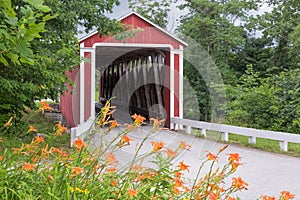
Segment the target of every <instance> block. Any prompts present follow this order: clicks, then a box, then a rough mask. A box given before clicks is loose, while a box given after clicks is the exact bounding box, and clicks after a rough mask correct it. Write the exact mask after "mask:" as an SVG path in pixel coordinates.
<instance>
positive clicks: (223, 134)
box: [221, 132, 228, 142]
mask: <svg viewBox="0 0 300 200" xmlns="http://www.w3.org/2000/svg"><path fill="white" fill-rule="evenodd" d="M221 134H222V140H223V141H226V142H228V132H221Z"/></svg>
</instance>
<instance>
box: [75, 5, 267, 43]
mask: <svg viewBox="0 0 300 200" xmlns="http://www.w3.org/2000/svg"><path fill="white" fill-rule="evenodd" d="M180 3H181V0H179V2H178V3H177V4H180ZM176 6H177V5H176V4H172V5H171V12H170V14H169V24H168V26H167V31H169V32H171V33H172V32H174V30H175V28H176V27H177V26H178V24H179V19H180V16H182V15H184V14H186V13H187V11H186V10H184V11H181V10H179V9H178V8H177V7H176ZM271 10H272V8H270V7H268V5H267V4H263V5H262V7H261V9H260V10H259V11H256V12H250V14H252V15H255V14H260V13H261V14H262V13H264V12H270V11H271ZM130 11H131V10H130V9H129V4H128V0H120V5H119V6H117V7H115V8H114V9H113V12H112V13H111V14H108V16H109V17H110V18H116V19H119V18H121V17H122V16H124V15H126V14H128V13H129V12H130ZM84 35H85V34H79V35H78V37H79V38H81V37H82V36H84Z"/></svg>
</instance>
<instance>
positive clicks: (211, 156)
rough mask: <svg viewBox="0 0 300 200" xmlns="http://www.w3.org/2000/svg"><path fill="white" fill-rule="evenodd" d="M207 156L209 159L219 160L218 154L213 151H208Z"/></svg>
mask: <svg viewBox="0 0 300 200" xmlns="http://www.w3.org/2000/svg"><path fill="white" fill-rule="evenodd" d="M206 157H207V160H215V161H218V159H219V158H218V156H216V155H214V154H212V153H211V152H208V153H207V154H206Z"/></svg>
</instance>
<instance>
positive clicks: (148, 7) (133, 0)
mask: <svg viewBox="0 0 300 200" xmlns="http://www.w3.org/2000/svg"><path fill="white" fill-rule="evenodd" d="M176 1H177V0H128V2H129V8H131V9H132V10H134V11H135V12H137V13H139V14H141V15H142V16H144V17H146V18H148V19H149V20H150V21H152V22H154V23H155V24H157V25H159V26H160V27H162V28H166V26H167V25H168V22H169V18H168V14H169V12H170V4H172V3H175V2H176Z"/></svg>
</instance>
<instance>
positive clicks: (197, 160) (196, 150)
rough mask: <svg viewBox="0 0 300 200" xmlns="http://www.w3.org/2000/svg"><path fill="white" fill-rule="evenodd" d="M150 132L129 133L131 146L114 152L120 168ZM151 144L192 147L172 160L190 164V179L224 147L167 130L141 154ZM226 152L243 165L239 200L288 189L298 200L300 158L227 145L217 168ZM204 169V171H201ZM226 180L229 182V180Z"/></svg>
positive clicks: (152, 138) (151, 138)
mask: <svg viewBox="0 0 300 200" xmlns="http://www.w3.org/2000/svg"><path fill="white" fill-rule="evenodd" d="M122 128H123V127H118V128H116V129H114V130H113V131H112V132H111V133H109V134H108V135H106V136H105V138H104V140H107V141H109V140H111V139H112V138H113V137H114V136H115V135H116V134H117V133H118V132H120V131H121V129H122ZM150 129H151V128H150V127H149V126H143V127H142V128H139V129H137V130H135V131H133V132H131V133H129V134H128V136H129V137H130V138H132V139H133V140H132V141H131V144H130V146H127V147H123V148H122V149H121V150H119V151H118V152H117V158H118V160H119V165H120V166H122V165H124V164H126V163H128V162H129V161H130V160H132V158H133V156H134V153H135V151H136V148H137V145H138V144H140V143H141V141H142V140H143V139H144V138H145V137H146V135H147V133H148V132H149V130H150ZM151 141H163V142H164V145H165V147H168V148H170V149H175V148H176V147H178V145H179V142H180V141H185V142H186V143H187V144H190V145H191V146H192V147H191V149H190V150H189V151H185V152H184V153H183V154H181V155H180V156H179V157H177V158H176V159H175V160H174V164H176V165H177V163H178V162H180V161H184V163H186V164H188V165H190V166H191V168H190V172H189V173H186V174H185V175H186V176H187V177H188V178H191V179H194V178H195V177H196V174H197V171H198V167H199V165H200V164H201V162H202V161H203V160H205V159H206V154H207V151H210V152H213V153H216V152H217V151H218V150H219V149H220V148H221V147H222V146H224V144H221V143H217V142H216V141H211V140H205V139H201V138H196V137H194V136H192V135H187V134H183V133H178V132H173V131H169V130H161V131H159V132H156V133H154V134H152V135H150V136H149V138H148V140H147V142H145V143H144V145H143V147H142V148H141V150H140V154H142V153H146V152H150V151H151V149H152V145H151ZM98 144H99V135H98V136H96V137H95V140H94V145H95V146H97V145H98ZM229 153H239V154H240V156H241V157H242V163H243V165H242V166H240V167H239V168H238V170H237V172H236V173H235V174H234V177H237V176H241V177H242V178H243V179H244V180H245V181H246V182H247V183H248V184H249V187H248V190H244V191H241V192H239V193H238V194H237V195H238V196H239V197H240V198H241V199H242V200H244V199H245V200H255V199H257V198H258V197H260V196H261V195H263V194H264V195H271V196H275V197H278V195H279V193H280V192H281V191H282V190H288V191H290V192H291V193H293V194H296V199H300V158H295V157H290V156H286V155H281V154H274V153H268V152H263V151H259V150H255V149H250V148H244V147H238V146H235V145H229V146H228V148H227V149H226V150H225V151H224V152H223V154H222V155H223V156H220V160H219V161H218V165H219V166H222V165H224V164H225V163H226V162H227V156H226V154H229ZM205 170H207V169H205V168H204V171H205ZM204 171H203V173H204ZM203 173H202V175H203ZM229 181H231V180H230V179H229Z"/></svg>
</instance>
